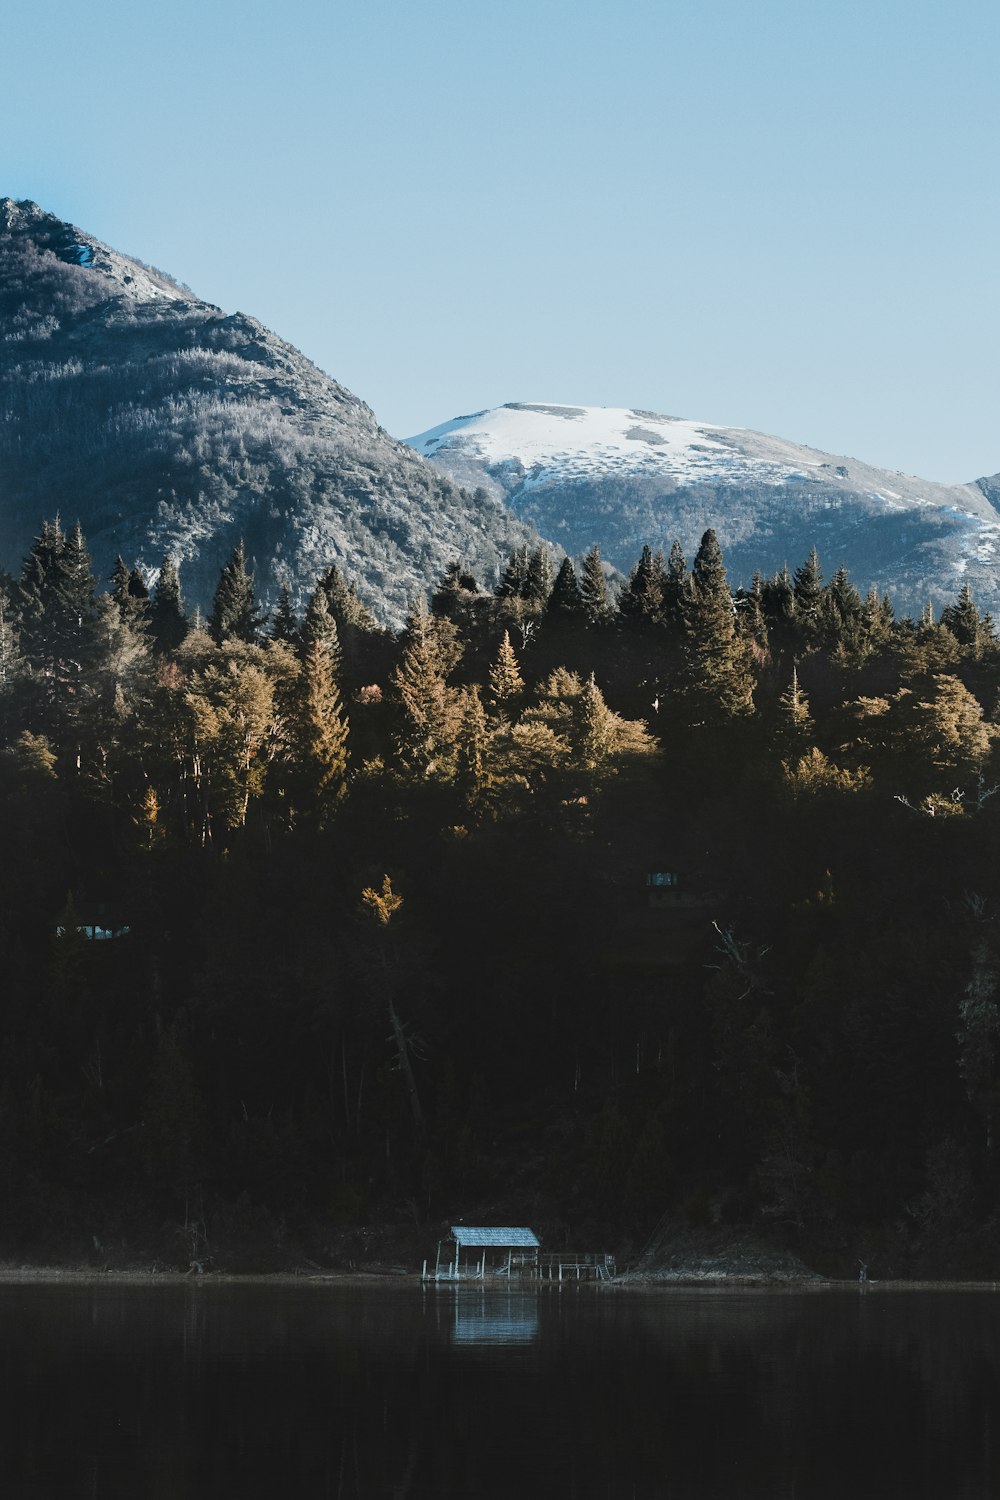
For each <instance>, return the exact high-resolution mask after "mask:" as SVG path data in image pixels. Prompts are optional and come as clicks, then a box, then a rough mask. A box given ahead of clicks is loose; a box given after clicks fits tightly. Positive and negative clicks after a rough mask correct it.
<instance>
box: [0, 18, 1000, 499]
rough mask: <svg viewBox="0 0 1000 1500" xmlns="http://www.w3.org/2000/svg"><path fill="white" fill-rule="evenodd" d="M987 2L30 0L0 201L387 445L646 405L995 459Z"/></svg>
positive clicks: (998, 144)
mask: <svg viewBox="0 0 1000 1500" xmlns="http://www.w3.org/2000/svg"><path fill="white" fill-rule="evenodd" d="M998 44H1000V6H997V5H996V4H995V0H990V3H985V0H983V3H980V0H951V3H950V4H948V5H945V4H941V3H937V0H933V3H931V0H907V3H905V4H904V3H896V0H881V3H880V0H867V3H864V4H861V3H854V0H837V3H827V0H795V3H790V0H698V3H695V0H659V3H652V0H618V3H615V4H612V3H610V0H575V3H568V0H534V3H526V0H504V3H502V4H501V3H476V0H464V3H461V4H460V3H456V0H409V3H405V0H368V3H362V4H359V3H358V0H352V3H351V4H350V5H347V4H343V3H341V0H326V3H322V4H321V3H318V0H281V3H275V0H268V3H263V0H239V3H236V0H201V3H199V4H197V5H196V4H194V3H193V0H162V3H161V4H160V5H159V6H157V7H147V6H143V5H141V4H136V3H135V0H131V3H129V4H125V3H123V0H103V3H102V4H101V5H100V6H87V7H84V6H80V5H79V4H78V3H76V0H74V3H73V4H69V3H65V0H32V3H31V4H25V5H19V6H16V7H14V6H8V7H6V8H5V14H4V18H3V20H2V21H0V49H2V53H3V57H4V84H3V89H2V91H0V194H9V195H11V196H13V197H18V198H21V197H27V198H33V199H35V200H36V201H37V202H39V203H41V204H42V205H43V206H44V207H46V208H48V209H50V210H52V211H53V212H55V213H57V214H59V215H60V216H62V217H64V218H67V219H70V220H72V221H73V222H74V223H76V224H78V225H79V226H80V227H82V228H84V229H87V230H89V231H90V232H91V233H93V234H95V235H97V236H99V237H100V238H101V239H104V240H106V241H107V242H108V243H110V244H112V245H113V246H115V247H116V248H117V249H120V250H124V251H126V252H129V253H132V254H135V255H139V256H141V257H142V258H143V259H145V260H147V261H151V262H153V263H155V264H156V265H159V266H162V267H163V268H164V269H166V270H169V271H170V272H171V273H172V274H174V275H175V276H177V277H179V278H180V279H181V280H183V281H186V282H188V283H190V285H191V286H192V287H193V288H194V289H195V291H196V292H197V293H198V294H199V295H200V296H203V297H206V298H208V299H209V300H211V301H213V302H217V303H218V304H220V305H221V306H223V307H224V308H225V309H226V310H227V311H232V310H235V309H237V308H238V309H241V310H243V311H246V312H251V313H253V314H254V315H256V316H257V317H259V318H261V319H262V321H263V322H265V323H267V324H268V325H269V326H270V327H272V328H274V329H275V330H276V331H277V332H279V333H281V334H282V335H283V336H284V337H286V338H288V339H290V340H291V341H292V342H293V343H295V344H297V345H298V346H299V347H300V348H301V349H303V350H304V351H305V353H307V354H308V355H309V356H310V357H311V358H312V359H314V360H315V361H316V363H317V364H319V365H321V366H322V367H323V368H324V369H325V370H328V371H329V372H330V373H331V374H332V375H334V376H336V377H337V379H339V380H341V381H343V382H344V384H346V385H348V386H349V387H350V388H351V389H352V390H354V391H356V392H357V394H358V395H360V396H362V397H363V398H364V399H365V400H366V401H368V402H369V404H370V405H371V406H373V407H374V409H375V411H376V413H377V415H378V417H379V419H380V421H381V422H382V423H383V425H384V426H385V427H387V428H388V429H389V430H390V431H391V432H393V433H395V434H396V435H397V436H405V435H409V434H410V433H415V432H418V431H420V430H422V429H423V428H426V427H430V426H432V425H434V424H436V423H438V422H441V421H444V420H446V419H448V418H449V417H451V416H454V415H456V414H458V413H460V412H465V411H471V410H475V409H477V408H479V407H485V406H491V405H494V404H497V403H499V402H502V401H512V400H549V401H567V402H579V403H590V404H596V405H610V406H619V405H620V406H641V407H646V408H649V409H653V410H656V411H661V412H669V413H672V414H674V415H678V416H689V417H695V418H700V419H702V420H706V421H713V422H722V423H730V424H734V425H738V426H748V427H756V428H760V429H762V430H764V431H767V432H774V433H779V434H780V435H782V436H784V437H788V438H792V439H796V440H798V441H801V442H806V443H811V444H813V445H814V446H816V447H822V448H826V449H828V450H830V451H833V452H842V453H847V454H851V455H853V456H856V457H859V458H865V459H867V460H869V461H870V462H874V463H878V464H882V465H884V466H886V467H889V468H899V469H903V470H905V471H906V472H910V473H918V474H921V475H923V476H924V477H927V478H932V479H942V480H958V479H968V478H972V477H973V476H975V475H979V474H985V473H994V472H996V471H997V470H1000V424H998V422H997V411H998V404H1000V403H998V395H1000V389H998V387H1000V377H998V374H997V361H996V351H997V349H998V347H1000V337H998V335H1000V255H998V250H997V246H998V244H1000V192H998V190H997V188H998V183H997V176H998V163H1000V128H998V126H1000V91H998V90H997V88H996V82H995V74H996V68H997V62H998V56H1000V46H998Z"/></svg>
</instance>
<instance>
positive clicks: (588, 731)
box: [577, 672, 620, 771]
mask: <svg viewBox="0 0 1000 1500" xmlns="http://www.w3.org/2000/svg"><path fill="white" fill-rule="evenodd" d="M577 715H578V729H577V734H578V747H579V757H580V761H581V763H582V764H583V766H584V768H585V769H586V770H588V771H596V770H599V769H600V767H601V766H603V765H604V764H605V763H606V762H607V761H608V760H610V758H611V756H612V754H613V753H614V750H615V747H616V745H617V742H618V726H619V723H620V720H619V719H618V717H617V715H616V714H613V713H612V712H611V710H610V708H608V705H607V704H606V703H605V701H604V694H603V693H602V692H601V690H600V688H599V687H598V686H597V682H596V680H595V678H594V674H593V672H591V674H590V676H589V678H588V679H587V681H586V682H585V683H584V685H583V692H582V693H581V694H580V696H579V698H578V700H577Z"/></svg>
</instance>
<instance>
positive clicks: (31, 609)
mask: <svg viewBox="0 0 1000 1500" xmlns="http://www.w3.org/2000/svg"><path fill="white" fill-rule="evenodd" d="M65 548H66V537H65V534H64V532H63V529H62V526H61V525H60V523H59V517H58V516H56V518H55V520H53V521H43V522H42V525H41V529H40V531H39V533H38V535H37V536H36V537H35V540H34V541H33V543H32V545H31V551H30V552H29V553H28V555H27V557H26V558H25V559H24V562H23V564H22V566H21V576H20V578H19V580H18V585H17V612H18V615H19V618H20V624H21V640H22V645H23V648H24V650H25V652H26V654H27V655H28V656H30V657H33V658H36V659H38V660H39V661H41V662H49V663H51V662H52V661H53V660H54V659H55V655H56V638H57V636H58V634H59V629H60V625H61V616H62V608H61V604H60V601H59V599H58V595H57V579H58V572H57V570H58V563H59V559H60V558H61V557H62V555H63V552H64V551H65Z"/></svg>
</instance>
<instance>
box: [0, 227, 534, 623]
mask: <svg viewBox="0 0 1000 1500" xmlns="http://www.w3.org/2000/svg"><path fill="white" fill-rule="evenodd" d="M57 511H59V512H61V514H62V517H63V519H64V521H65V522H66V523H67V524H71V523H72V522H73V521H75V520H77V519H79V520H80V522H81V523H82V525H83V529H84V532H85V533H86V535H87V538H88V541H89V543H90V546H91V550H92V552H93V555H94V558H95V561H96V562H97V564H98V567H99V569H100V571H101V572H102V573H104V574H106V573H107V571H108V569H109V568H110V565H111V563H112V562H113V560H114V556H115V554H116V553H117V552H121V553H122V554H123V556H124V557H125V559H126V561H127V562H128V563H129V564H130V565H136V564H139V565H140V566H142V567H143V568H144V569H145V570H146V571H147V572H148V573H150V574H151V573H152V572H153V570H155V569H156V567H157V566H158V565H159V562H160V559H161V557H162V555H163V554H164V553H165V552H170V553H171V554H172V555H173V556H174V557H175V558H176V559H177V560H178V561H179V562H180V564H181V577H182V584H183V587H184V593H185V597H186V599H187V601H188V602H189V603H190V604H193V603H200V604H201V605H202V607H203V608H204V607H205V606H206V605H207V604H208V603H209V602H210V600H211V596H212V592H213V590H214V587H215V583H216V581H217V578H218V572H219V568H220V567H221V566H222V564H223V563H224V562H225V561H226V559H227V557H228V556H229V554H230V553H231V551H232V548H233V546H234V545H235V543H236V541H237V540H238V539H239V537H241V536H242V537H243V538H244V539H245V542H246V546H247V552H248V555H249V557H250V559H251V563H252V565H253V566H254V567H255V568H256V571H257V582H258V589H259V592H260V593H261V595H262V596H263V597H264V598H265V599H273V598H274V596H275V594H276V592H277V589H278V586H279V584H280V583H281V582H283V581H288V582H289V584H290V585H291V586H292V588H293V591H294V593H295V595H296V596H297V598H298V599H299V601H301V599H302V597H303V595H304V593H305V592H306V591H307V590H308V589H309V588H310V587H311V586H312V584H313V583H314V582H315V579H316V577H317V575H318V574H319V573H320V572H321V571H322V570H324V569H325V568H326V567H328V566H329V565H330V563H332V562H338V563H340V564H341V566H342V567H343V569H344V570H345V571H346V572H347V573H348V574H349V575H350V576H351V577H352V578H354V579H355V580H356V581H357V584H358V587H359V590H360V591H361V593H362V594H363V596H364V597H365V599H366V600H367V602H368V603H369V604H370V605H371V606H372V607H373V608H374V609H375V610H376V612H377V613H379V614H380V615H381V616H382V617H383V618H384V619H386V620H389V621H398V620H399V619H401V617H402V616H403V614H404V613H405V611H406V608H407V604H408V602H409V601H410V599H412V597H413V596H414V594H415V593H416V592H417V591H418V590H420V589H422V588H423V587H425V586H426V585H427V584H429V583H431V582H433V581H435V580H436V579H437V578H439V577H440V575H441V573H442V571H443V570H444V568H445V566H446V565H447V563H448V562H449V561H451V560H452V559H454V558H456V557H461V558H463V559H465V560H467V561H468V562H469V563H470V564H471V565H473V566H474V567H475V568H476V569H478V570H479V571H480V572H482V573H485V574H488V573H490V572H491V571H492V570H493V569H494V568H495V567H496V566H497V563H498V561H502V560H503V559H504V558H505V557H506V556H507V555H508V554H509V552H510V550H511V549H512V548H513V547H514V546H517V545H519V544H520V543H521V542H523V541H525V540H529V539H530V538H531V535H532V533H530V530H529V529H528V528H526V527H524V526H523V525H522V524H521V523H520V522H518V521H517V520H516V519H515V518H514V517H513V516H511V515H510V514H509V513H508V512H507V511H506V509H505V508H504V506H503V504H502V503H501V502H500V501H498V500H497V499H496V498H495V497H493V498H491V497H487V496H486V495H479V496H468V495H462V494H461V493H460V492H459V491H458V490H457V489H456V488H455V486H454V485H453V484H452V483H451V482H450V481H449V480H448V479H447V478H443V477H442V476H441V474H440V473H438V472H436V471H435V470H434V469H433V468H431V466H430V465H428V464H426V463H424V462H423V460H422V459H420V458H418V457H417V456H416V455H415V454H414V453H413V451H412V450H411V449H410V448H408V447H406V446H404V445H403V444H401V443H397V442H396V441H395V440H394V439H392V438H391V437H389V435H388V434H387V433H386V432H384V431H383V430H382V428H381V427H379V425H378V423H377V422H376V420H375V417H374V415H373V414H372V412H371V410H370V409H369V408H368V407H367V406H366V405H365V404H364V402H362V401H360V400H358V398H357V397H356V396H354V395H352V394H351V392H350V391H348V390H346V389H345V388H344V387H343V386H341V385H338V383H337V382H336V381H335V380H332V379H331V378H330V377H329V376H327V375H325V374H323V372H322V371H320V370H318V369H317V368H316V366H315V365H313V364H311V363H310V362H309V360H307V359H306V358H305V357H304V356H303V355H302V354H300V353H299V352H298V351H297V350H296V349H293V348H292V347H291V345H289V344H286V343H285V342H283V340H281V339H280V338H277V337H276V336H275V335H274V334H273V333H270V332H269V331H268V330H267V329H266V328H264V327H263V326H262V325H261V324H260V323H258V322H257V321H256V320H255V319H254V318H251V317H247V316H246V315H245V314H243V313H234V314H231V315H229V316H226V315H225V314H223V313H222V312H221V311H220V310H219V309H218V308H216V307H213V306H211V305H210V304H209V303H205V302H201V301H199V300H198V298H196V297H195V296H194V294H193V293H192V292H191V291H190V290H189V289H188V288H186V287H183V286H181V285H179V284H178V283H176V282H174V281H173V280H172V279H171V278H170V277H168V276H166V275H164V274H163V273H162V272H159V271H156V270H153V269H152V268H151V267H148V266H144V265H143V264H142V263H141V262H138V261H135V260H131V259H129V258H128V257H126V256H123V255H119V254H117V253H116V252H115V251H113V250H111V249H109V247H108V246H107V245H103V244H101V242H100V241H98V240H96V239H94V238H93V237H92V236H91V235H87V234H85V233H84V232H83V231H81V230H79V229H77V228H75V227H74V226H72V225H69V224H65V223H62V222H61V221H60V220H58V219H56V218H54V217H53V216H52V215H51V214H47V213H45V212H44V211H43V210H42V209H40V208H38V207H37V205H35V204H33V203H15V202H13V201H12V200H11V199H9V198H8V199H3V200H0V563H2V564H3V565H5V566H7V567H9V568H16V567H17V565H18V564H19V562H20V559H21V557H22V556H23V554H24V553H25V551H26V550H27V548H28V546H29V545H30V542H31V538H32V536H33V535H34V533H35V532H36V531H37V529H38V525H39V522H40V520H41V519H42V518H43V517H44V516H49V515H53V514H54V513H55V512H57Z"/></svg>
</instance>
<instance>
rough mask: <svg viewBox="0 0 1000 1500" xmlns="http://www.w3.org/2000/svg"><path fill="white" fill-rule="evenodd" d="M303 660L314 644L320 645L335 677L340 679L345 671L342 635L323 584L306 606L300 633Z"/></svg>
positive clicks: (318, 587)
mask: <svg viewBox="0 0 1000 1500" xmlns="http://www.w3.org/2000/svg"><path fill="white" fill-rule="evenodd" d="M299 639H300V645H301V652H302V658H303V660H305V658H306V656H307V655H308V654H309V651H310V649H311V647H312V646H313V644H314V643H316V644H319V645H320V646H321V647H322V649H323V650H324V651H325V652H326V655H327V656H328V658H329V661H330V668H331V670H332V672H333V674H334V676H335V677H337V678H338V679H339V677H340V674H341V671H342V670H343V653H342V651H341V649H340V634H339V632H338V630H337V622H336V620H335V619H334V618H333V612H332V611H331V609H330V604H329V600H328V598H327V593H326V590H325V589H324V587H323V585H322V584H318V585H317V587H316V588H315V589H314V590H313V592H312V594H311V595H310V598H309V603H308V604H307V605H306V614H305V619H304V620H303V621H302V629H301V631H300V632H299Z"/></svg>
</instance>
